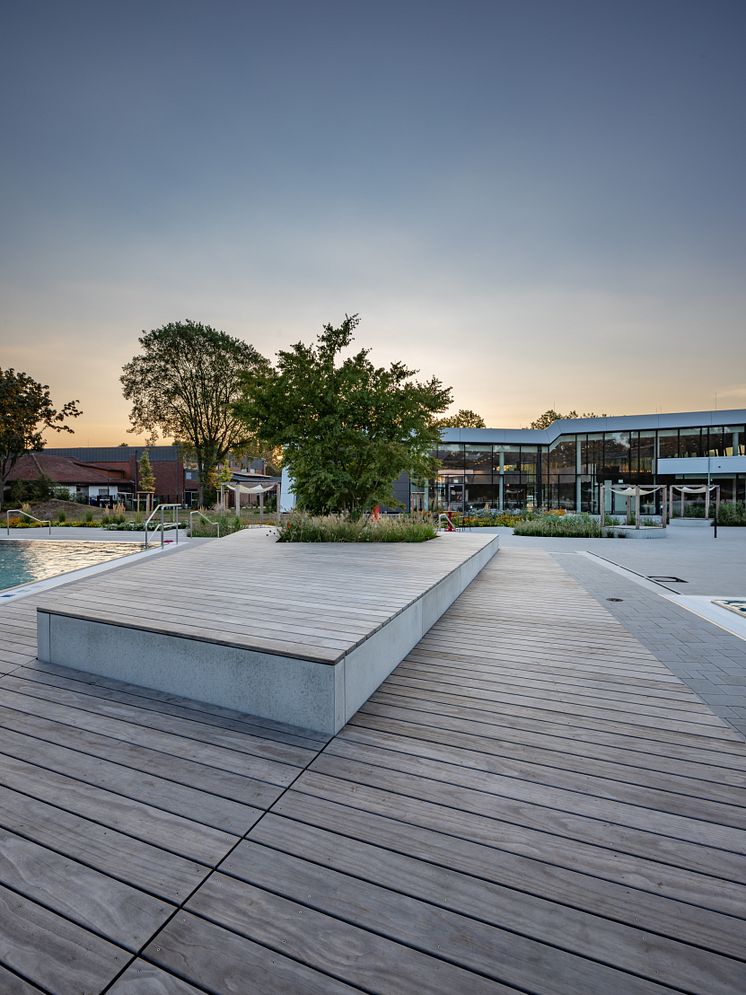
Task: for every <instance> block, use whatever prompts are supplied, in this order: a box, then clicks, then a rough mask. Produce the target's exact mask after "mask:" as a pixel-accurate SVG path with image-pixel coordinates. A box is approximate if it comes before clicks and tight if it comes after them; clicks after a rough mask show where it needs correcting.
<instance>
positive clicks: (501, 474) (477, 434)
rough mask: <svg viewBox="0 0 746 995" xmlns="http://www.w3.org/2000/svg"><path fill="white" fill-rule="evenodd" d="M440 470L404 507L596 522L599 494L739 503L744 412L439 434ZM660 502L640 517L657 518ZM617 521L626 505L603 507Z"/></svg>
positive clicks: (744, 463) (744, 487) (614, 499)
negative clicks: (679, 488) (552, 514)
mask: <svg viewBox="0 0 746 995" xmlns="http://www.w3.org/2000/svg"><path fill="white" fill-rule="evenodd" d="M434 455H435V456H436V458H437V460H438V463H439V470H438V474H437V477H435V478H434V479H432V480H429V481H421V482H419V483H417V484H415V483H411V484H410V507H411V508H412V509H413V510H425V509H427V510H432V511H463V512H479V511H503V510H504V511H518V510H523V509H533V508H547V509H551V508H563V509H565V510H567V511H588V512H592V513H594V514H597V513H598V510H599V509H598V502H599V495H600V485H601V484H612V485H618V484H620V483H624V484H652V483H659V484H660V483H665V484H697V483H707V482H708V480H709V481H710V482H711V483H714V484H719V485H720V498H721V500H722V501H736V500H738V501H743V500H746V410H741V411H720V412H717V411H707V412H693V413H686V414H681V415H673V414H667V415H633V416H623V417H619V418H586V419H573V420H562V421H558V422H555V423H554V424H553V425H551V426H550V427H549V428H548V429H545V430H532V429H521V430H516V429H505V430H500V429H444V430H443V432H442V441H441V444H440V446H439V447H438V450H437V452H436V453H434ZM660 501H661V496H660V492H658V494H655V495H650V496H649V497H647V498H644V499H643V505H642V512H643V514H655V513H657V512H659V511H660ZM606 510H607V511H610V512H613V513H619V514H623V513H624V512H625V510H626V499H625V498H620V497H619V496H618V495H613V496H612V495H611V494H610V493H609V495H608V497H607V506H606Z"/></svg>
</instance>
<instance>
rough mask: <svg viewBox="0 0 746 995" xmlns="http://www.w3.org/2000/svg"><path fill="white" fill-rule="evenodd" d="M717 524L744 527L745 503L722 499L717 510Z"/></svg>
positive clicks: (745, 520)
mask: <svg viewBox="0 0 746 995" xmlns="http://www.w3.org/2000/svg"><path fill="white" fill-rule="evenodd" d="M713 515H714V510H713ZM718 525H724V526H741V527H742V528H743V527H746V503H745V502H743V501H723V502H722V503H721V505H720V508H719V510H718Z"/></svg>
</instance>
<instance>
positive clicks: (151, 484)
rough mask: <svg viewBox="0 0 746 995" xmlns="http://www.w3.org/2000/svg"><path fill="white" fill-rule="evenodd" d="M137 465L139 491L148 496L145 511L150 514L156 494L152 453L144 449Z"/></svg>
mask: <svg viewBox="0 0 746 995" xmlns="http://www.w3.org/2000/svg"><path fill="white" fill-rule="evenodd" d="M137 463H138V468H139V473H138V478H139V480H138V488H137V489H138V490H139V491H143V492H144V493H145V494H146V502H147V506H146V509H145V510H146V512H147V513H148V514H149V513H150V512H151V511H152V503H153V495H154V494H155V474H154V473H153V464H152V463H151V462H150V453H149V452H148V450H147V449H143V451H142V455H141V456H140V459H139V460H138V461H137ZM138 508H139V504H138Z"/></svg>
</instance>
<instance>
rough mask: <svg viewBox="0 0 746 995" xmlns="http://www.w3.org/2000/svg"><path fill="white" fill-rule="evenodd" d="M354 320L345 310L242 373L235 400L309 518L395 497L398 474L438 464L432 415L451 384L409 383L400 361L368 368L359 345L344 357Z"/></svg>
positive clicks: (416, 473)
mask: <svg viewBox="0 0 746 995" xmlns="http://www.w3.org/2000/svg"><path fill="white" fill-rule="evenodd" d="M358 323H359V319H358V316H357V315H352V316H350V315H346V316H345V319H344V321H343V322H342V324H341V325H340V326H339V327H338V328H335V327H333V326H332V325H325V326H324V330H323V332H322V333H321V335H319V336H318V339H317V342H316V343H315V344H313V345H304V344H303V343H302V342H298V343H296V344H295V345H293V346H291V347H290V349H286V350H281V351H280V352H279V353H278V356H277V367H276V368H275V367H262V368H260V369H258V370H256V371H255V373H254V374H253V375H247V377H246V380H245V396H244V398H243V399H242V400H241V401H240V402H239V403H238V404H237V405H235V411H236V412H237V413H238V414H239V415H240V416H241V417H242V418H244V419H245V421H246V424H247V426H248V429H249V431H250V432H251V433H254V434H255V435H256V436H257V437H259V438H261V439H263V440H265V441H266V442H267V444H268V445H270V446H282V447H283V449H284V456H285V464H286V466H287V467H288V470H289V472H290V474H291V476H292V478H293V488H294V491H295V494H296V497H297V500H298V505H299V506H300V507H303V508H305V509H306V510H307V511H309V512H310V513H314V514H317V515H320V514H326V513H329V512H346V513H348V514H350V515H352V516H353V517H360V516H361V515H363V514H364V513H365V512H367V511H369V510H370V509H371V508H372V507H373V506H374V505H376V504H388V505H392V504H395V500H394V495H393V491H392V485H393V482H394V480H395V479H396V478H397V477H398V476H399V474H401V473H403V472H407V473H409V475H410V477H413V478H415V479H417V478H429V477H432V476H433V475H434V473H435V471H436V469H437V462H436V460H435V459H434V458H433V456H432V452H433V450H434V449H436V447H437V444H438V442H439V439H440V430H439V429H438V427H437V425H436V423H435V416H436V415H438V414H439V413H440V412H442V411H444V410H445V409H446V408H447V406H448V404H449V403H450V400H451V391H450V388H445V387H443V385H442V383H441V382H440V381H439V380H437V379H436V378H435V377H433V378H431V379H430V380H427V381H424V382H420V381H416V380H414V376H415V374H416V370H412V369H409V368H408V367H407V366H405V365H404V364H403V363H401V362H395V363H391V364H390V366H388V367H376V366H374V365H373V363H372V362H371V359H370V350H368V349H360V350H359V351H357V352H356V353H355V354H354V355H351V356H347V357H346V358H343V357H342V355H341V354H342V353H343V352H344V351H345V350H346V349H347V347H348V346H349V345H350V344H351V342H352V341H353V338H354V334H353V333H354V331H355V328H356V327H357V325H358Z"/></svg>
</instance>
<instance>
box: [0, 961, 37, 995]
mask: <svg viewBox="0 0 746 995" xmlns="http://www.w3.org/2000/svg"><path fill="white" fill-rule="evenodd" d="M0 991H1V992H3V995H40V993H41V988H37V987H36V985H32V984H31V983H30V982H28V981H24V979H23V978H21V977H19V976H18V975H17V974H13V973H11V972H10V971H8V970H7V969H6V968H4V967H3V966H2V965H0Z"/></svg>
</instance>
